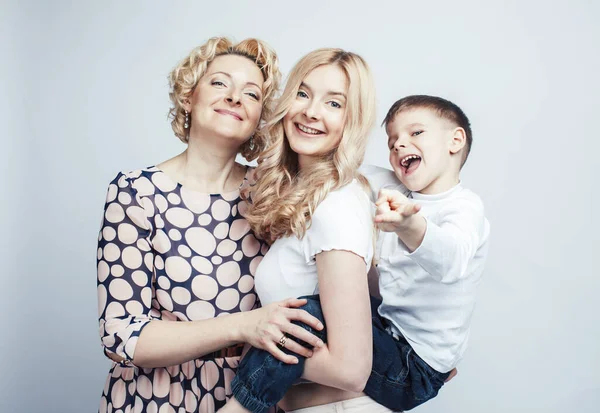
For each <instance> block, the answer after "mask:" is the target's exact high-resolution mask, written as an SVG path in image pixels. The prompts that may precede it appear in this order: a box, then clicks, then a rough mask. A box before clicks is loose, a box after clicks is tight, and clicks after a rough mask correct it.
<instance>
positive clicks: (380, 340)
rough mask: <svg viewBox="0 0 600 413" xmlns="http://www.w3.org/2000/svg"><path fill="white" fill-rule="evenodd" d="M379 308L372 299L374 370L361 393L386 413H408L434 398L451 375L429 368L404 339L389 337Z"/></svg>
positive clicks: (377, 302)
mask: <svg viewBox="0 0 600 413" xmlns="http://www.w3.org/2000/svg"><path fill="white" fill-rule="evenodd" d="M379 304H381V301H379V300H376V299H373V298H372V299H371V311H372V321H373V367H372V369H371V375H370V376H369V380H368V381H367V385H366V386H365V389H364V392H365V393H366V394H367V395H368V396H369V397H371V398H372V399H373V400H375V401H376V402H377V403H379V404H381V405H383V406H385V407H387V408H388V409H391V410H401V411H404V410H410V409H412V408H414V407H417V406H419V405H420V404H423V403H425V402H426V401H427V400H430V399H433V398H434V397H435V396H437V394H438V391H439V390H440V388H441V387H442V386H443V385H444V382H445V380H446V379H447V378H448V376H449V375H450V373H449V372H448V373H440V372H438V371H436V370H434V369H433V368H431V367H430V366H429V365H428V364H427V363H426V362H425V361H423V359H421V357H419V356H418V355H417V353H415V351H414V350H413V349H412V347H411V346H410V344H408V342H407V341H406V339H405V338H404V337H402V336H401V337H400V338H399V339H395V338H394V337H392V336H391V334H390V333H389V332H388V331H387V321H386V320H385V319H384V318H382V317H380V316H379V314H378V313H377V308H378V307H379Z"/></svg>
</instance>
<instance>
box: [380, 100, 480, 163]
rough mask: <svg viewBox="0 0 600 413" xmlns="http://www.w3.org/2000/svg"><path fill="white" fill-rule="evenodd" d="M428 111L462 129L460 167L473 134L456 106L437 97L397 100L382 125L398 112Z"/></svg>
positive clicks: (469, 125) (465, 157)
mask: <svg viewBox="0 0 600 413" xmlns="http://www.w3.org/2000/svg"><path fill="white" fill-rule="evenodd" d="M419 108H423V109H429V110H432V111H433V112H435V113H436V114H437V115H438V116H439V117H441V118H443V119H446V120H449V121H450V122H452V123H454V124H455V125H456V126H458V127H460V128H463V129H464V131H465V135H466V139H467V141H466V143H465V147H464V149H463V150H464V154H463V159H462V163H461V167H462V166H463V165H464V164H465V162H466V161H467V157H468V156H469V152H471V145H472V143H473V132H472V131H471V123H470V122H469V118H467V115H465V113H464V112H463V111H462V109H461V108H459V107H458V106H457V105H456V104H454V103H452V102H450V101H449V100H446V99H443V98H441V97H437V96H428V95H411V96H406V97H404V98H402V99H400V100H397V101H396V102H395V103H394V104H393V105H392V107H391V108H390V110H389V111H388V113H387V115H386V116H385V119H384V120H383V123H382V125H383V126H384V127H386V128H387V126H388V124H389V123H390V122H391V121H393V120H394V118H395V117H396V115H397V114H398V113H400V112H404V111H407V110H411V109H419Z"/></svg>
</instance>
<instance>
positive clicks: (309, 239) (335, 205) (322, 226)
mask: <svg viewBox="0 0 600 413" xmlns="http://www.w3.org/2000/svg"><path fill="white" fill-rule="evenodd" d="M373 210H374V206H372V204H371V202H370V201H369V197H368V195H367V193H366V192H365V191H364V190H363V189H362V187H361V185H360V184H359V183H358V181H356V180H355V181H353V182H352V183H350V184H348V185H346V186H344V187H342V188H340V189H338V190H335V191H332V192H331V193H329V194H328V195H327V197H326V198H325V199H324V200H323V201H322V202H321V203H320V204H319V205H318V206H317V209H316V210H315V213H314V214H313V216H312V220H311V225H310V227H309V229H308V230H307V231H306V236H305V237H304V240H303V241H304V242H303V244H304V253H305V257H306V262H307V263H308V264H314V263H315V256H316V255H317V254H319V253H320V252H322V251H331V250H344V251H350V252H353V253H354V254H356V255H358V256H360V257H362V258H363V259H364V260H365V264H366V265H367V266H370V265H371V258H372V257H373V232H374V224H373Z"/></svg>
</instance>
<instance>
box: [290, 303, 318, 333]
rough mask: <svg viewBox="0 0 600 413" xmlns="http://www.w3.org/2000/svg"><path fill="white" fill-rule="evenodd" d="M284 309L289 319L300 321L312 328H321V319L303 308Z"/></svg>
mask: <svg viewBox="0 0 600 413" xmlns="http://www.w3.org/2000/svg"><path fill="white" fill-rule="evenodd" d="M286 311H287V314H286V316H287V318H288V319H289V320H290V321H291V320H296V321H300V322H302V323H304V324H307V325H309V326H310V327H312V328H314V329H315V330H322V329H323V323H321V321H320V320H319V319H318V318H317V317H315V316H312V315H310V314H309V313H308V312H307V311H305V310H298V309H295V308H288V309H287V310H286Z"/></svg>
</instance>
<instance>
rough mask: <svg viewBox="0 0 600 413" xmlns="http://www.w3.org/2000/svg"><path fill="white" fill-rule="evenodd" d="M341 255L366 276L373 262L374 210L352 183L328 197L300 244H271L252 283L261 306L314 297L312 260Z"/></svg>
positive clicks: (282, 241) (315, 279)
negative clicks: (348, 255)
mask: <svg viewBox="0 0 600 413" xmlns="http://www.w3.org/2000/svg"><path fill="white" fill-rule="evenodd" d="M331 250H345V251H351V252H353V253H354V254H356V255H359V256H360V257H362V258H363V259H364V262H365V274H366V272H367V271H368V269H369V267H370V265H371V259H372V257H373V208H372V206H371V202H370V200H369V197H368V195H367V193H366V192H365V191H364V190H363V188H362V186H361V185H360V183H359V182H358V181H357V180H353V181H352V182H351V183H350V184H348V185H346V186H344V187H342V188H339V189H337V190H335V191H331V192H330V193H329V194H328V195H327V197H326V198H325V199H324V200H323V201H322V202H321V203H320V204H319V205H318V206H317V208H316V209H315V212H314V213H313V216H312V221H311V224H310V227H309V228H308V229H307V230H306V233H305V235H304V237H303V238H302V239H298V238H297V237H295V236H289V237H284V238H280V239H278V240H276V241H275V242H274V243H273V245H272V246H271V248H270V249H269V251H268V252H267V254H266V255H265V256H264V258H263V259H262V261H261V262H260V264H259V265H258V268H257V269H256V275H255V277H254V287H255V289H256V292H257V294H258V297H259V298H260V301H261V303H262V305H267V304H270V303H272V302H275V301H280V300H284V299H286V298H290V297H300V296H303V295H312V294H318V292H319V285H318V284H319V282H318V276H317V266H316V261H315V256H316V255H317V254H318V253H320V252H322V251H331Z"/></svg>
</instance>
